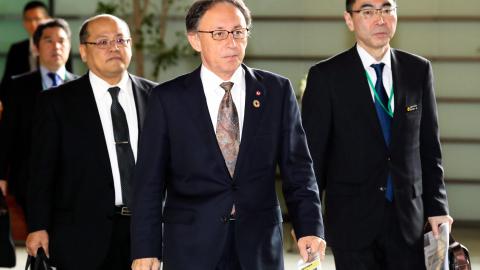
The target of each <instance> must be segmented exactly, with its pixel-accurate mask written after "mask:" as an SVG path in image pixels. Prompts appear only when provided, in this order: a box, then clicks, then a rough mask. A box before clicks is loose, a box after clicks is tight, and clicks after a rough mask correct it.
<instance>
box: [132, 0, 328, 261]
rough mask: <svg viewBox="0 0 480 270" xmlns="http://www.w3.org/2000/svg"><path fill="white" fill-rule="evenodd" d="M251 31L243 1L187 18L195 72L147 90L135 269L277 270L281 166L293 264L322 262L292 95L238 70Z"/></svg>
mask: <svg viewBox="0 0 480 270" xmlns="http://www.w3.org/2000/svg"><path fill="white" fill-rule="evenodd" d="M250 24H251V17H250V12H249V10H248V8H247V7H246V6H245V4H244V3H243V1H241V0H202V1H196V2H195V3H194V4H193V5H192V6H191V7H190V10H189V11H188V14H187V16H186V28H187V35H188V41H189V42H190V45H191V46H192V47H193V49H194V50H196V51H197V52H199V53H200V58H201V60H202V65H201V67H199V68H197V69H196V70H195V71H193V72H192V73H189V74H186V75H183V76H180V77H178V78H176V79H174V80H172V81H169V82H166V83H164V84H162V85H160V86H158V87H157V88H155V89H154V91H152V97H151V99H150V106H149V111H148V113H147V117H146V118H145V129H144V131H143V133H142V137H141V139H140V146H139V159H138V165H137V168H136V174H135V181H134V182H135V193H134V198H135V199H134V204H133V219H132V256H133V258H134V259H135V260H134V262H133V269H134V270H152V269H159V267H160V263H161V262H163V264H164V265H163V269H164V270H171V269H174V270H176V269H190V268H194V269H197V270H240V269H244V270H260V269H262V270H265V269H271V270H283V269H284V265H283V248H282V214H281V211H280V206H279V202H278V198H277V195H276V190H275V175H276V168H277V165H278V167H279V168H280V171H281V174H282V181H283V194H284V196H285V199H286V203H287V207H288V210H289V212H288V214H289V216H290V218H291V220H292V223H293V227H294V228H295V233H296V235H297V237H298V238H299V240H298V247H299V249H300V254H301V255H302V257H303V259H304V260H305V261H307V260H311V259H313V258H314V257H316V256H321V258H323V256H324V252H325V241H324V240H323V239H322V238H321V237H323V224H322V217H321V211H320V200H319V196H318V189H317V185H316V182H315V176H314V173H313V166H312V160H311V158H310V155H309V153H308V150H307V143H306V139H305V133H304V131H303V128H302V125H301V121H300V113H299V110H298V106H297V101H296V98H295V94H294V91H293V89H292V87H291V84H290V82H289V81H288V79H286V78H284V77H281V76H279V75H276V74H273V73H270V72H267V71H263V70H257V69H252V68H249V67H247V66H245V65H243V64H242V63H243V58H244V56H245V49H246V47H247V41H248V32H249V27H250ZM166 194H168V195H166ZM164 201H165V203H164V206H163V202H164Z"/></svg>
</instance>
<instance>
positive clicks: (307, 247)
mask: <svg viewBox="0 0 480 270" xmlns="http://www.w3.org/2000/svg"><path fill="white" fill-rule="evenodd" d="M297 245H298V249H299V250H300V256H301V257H302V259H303V261H304V262H308V261H309V260H310V259H311V256H312V254H313V255H314V254H319V255H320V261H323V260H324V259H325V248H326V247H327V243H326V242H325V240H323V239H322V238H320V237H317V236H304V237H302V238H300V239H298V242H297Z"/></svg>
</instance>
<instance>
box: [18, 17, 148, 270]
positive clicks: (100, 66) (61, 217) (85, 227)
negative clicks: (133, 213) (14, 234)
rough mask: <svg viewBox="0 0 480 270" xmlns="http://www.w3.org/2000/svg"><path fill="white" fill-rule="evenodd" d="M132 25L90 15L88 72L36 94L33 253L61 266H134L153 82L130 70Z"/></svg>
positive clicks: (84, 43) (83, 37)
mask: <svg viewBox="0 0 480 270" xmlns="http://www.w3.org/2000/svg"><path fill="white" fill-rule="evenodd" d="M130 42H131V39H130V31H129V29H128V25H127V24H126V23H125V22H124V21H122V20H120V19H119V18H117V17H114V16H111V15H98V16H95V17H93V18H90V19H88V20H86V21H85V22H84V23H83V25H82V27H81V29H80V55H81V57H82V60H83V61H84V62H85V63H86V64H87V66H88V68H89V72H88V73H87V74H85V75H84V76H82V77H81V78H79V79H77V80H74V81H71V82H69V83H66V84H64V85H62V86H59V87H57V88H55V89H51V90H48V91H44V92H42V93H41V94H40V95H39V98H38V106H37V108H38V111H37V113H36V118H35V119H34V125H33V134H34V136H33V145H32V155H31V169H30V179H29V190H28V191H29V192H28V195H29V196H28V201H27V204H28V211H27V224H28V229H29V231H30V234H29V235H28V238H27V243H26V246H27V251H28V253H29V254H31V255H35V254H36V252H37V249H38V248H39V247H43V249H45V250H46V252H47V253H49V255H50V258H51V260H52V262H53V264H54V265H55V266H57V268H58V269H65V270H72V269H102V270H104V269H115V270H119V269H120V270H127V269H130V262H131V261H130V233H129V231H130V230H129V228H130V210H129V207H130V203H131V195H130V194H131V177H132V173H133V166H134V164H135V157H136V148H137V138H138V133H139V130H141V127H142V122H143V116H144V110H145V108H146V105H147V98H148V95H149V92H150V89H151V88H152V87H153V86H154V83H152V82H150V81H147V80H145V79H142V78H139V77H136V76H133V75H130V74H128V72H127V67H128V65H129V63H130V59H131V55H132V52H131V46H130Z"/></svg>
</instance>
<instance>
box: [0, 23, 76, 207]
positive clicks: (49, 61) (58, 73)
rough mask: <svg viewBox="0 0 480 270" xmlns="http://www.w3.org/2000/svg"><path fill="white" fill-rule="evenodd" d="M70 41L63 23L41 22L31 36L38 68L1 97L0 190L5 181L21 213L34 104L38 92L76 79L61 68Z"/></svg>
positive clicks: (17, 79)
mask: <svg viewBox="0 0 480 270" xmlns="http://www.w3.org/2000/svg"><path fill="white" fill-rule="evenodd" d="M70 40H71V31H70V27H69V26H68V23H67V22H66V21H65V20H63V19H53V20H46V21H43V23H42V24H40V25H39V26H38V27H37V29H36V30H35V32H34V34H33V44H34V50H35V51H36V52H37V54H38V60H39V69H37V70H35V71H32V72H27V73H25V74H21V75H16V76H13V79H12V81H11V82H10V83H9V87H8V88H7V93H6V95H5V102H4V103H5V111H4V113H3V118H2V119H1V120H0V149H2V150H1V151H0V189H2V190H3V191H5V192H6V185H7V181H6V180H8V183H10V185H9V189H10V190H11V191H12V194H13V195H14V197H15V199H16V201H17V203H18V204H19V205H20V206H21V207H22V208H23V209H24V210H25V204H26V189H27V179H28V158H29V157H30V148H31V136H32V119H33V113H34V107H35V103H36V100H37V96H38V94H39V93H40V92H42V91H44V90H47V89H49V88H51V87H55V86H58V85H61V84H63V83H64V82H67V81H70V80H73V79H74V78H76V76H75V75H73V74H72V73H70V72H68V71H67V70H66V69H65V63H66V62H67V60H68V56H69V53H70V48H71V45H70Z"/></svg>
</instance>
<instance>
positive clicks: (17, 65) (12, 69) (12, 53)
mask: <svg viewBox="0 0 480 270" xmlns="http://www.w3.org/2000/svg"><path fill="white" fill-rule="evenodd" d="M29 55H30V40H29V39H25V40H22V41H19V42H17V43H14V44H12V46H10V49H9V50H8V53H7V60H6V63H5V70H4V73H3V78H2V82H1V83H0V100H2V101H3V99H4V98H5V95H6V93H5V91H7V89H6V85H8V83H9V81H10V80H11V78H12V76H14V75H19V74H23V73H26V72H29V71H30V60H29ZM65 67H66V69H67V70H68V71H72V70H73V69H72V60H71V57H69V58H68V61H67V63H66V64H65Z"/></svg>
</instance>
